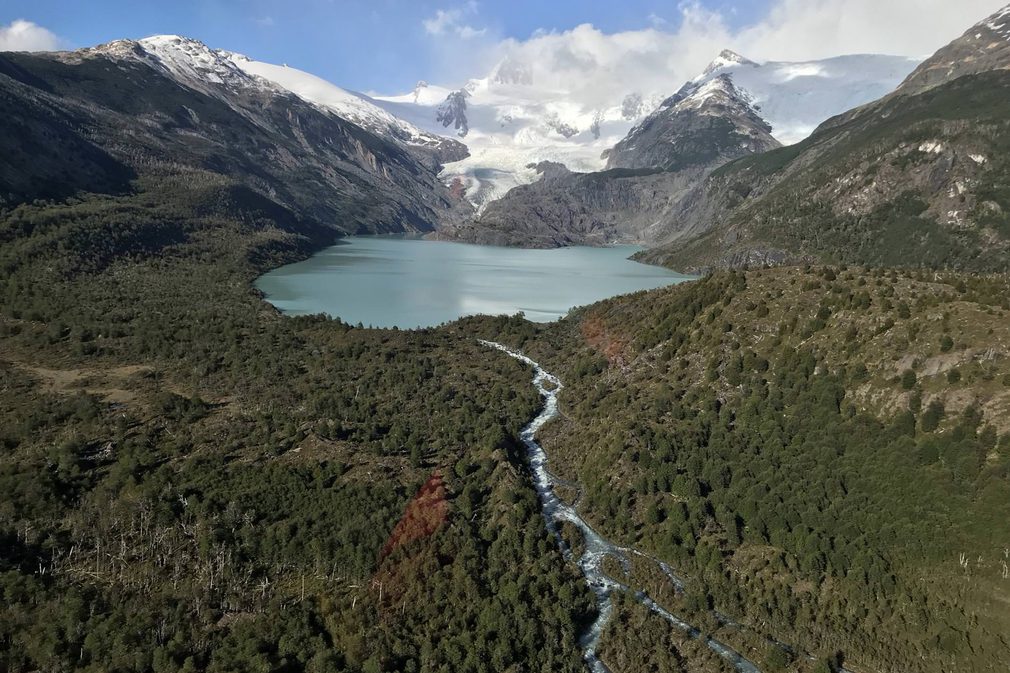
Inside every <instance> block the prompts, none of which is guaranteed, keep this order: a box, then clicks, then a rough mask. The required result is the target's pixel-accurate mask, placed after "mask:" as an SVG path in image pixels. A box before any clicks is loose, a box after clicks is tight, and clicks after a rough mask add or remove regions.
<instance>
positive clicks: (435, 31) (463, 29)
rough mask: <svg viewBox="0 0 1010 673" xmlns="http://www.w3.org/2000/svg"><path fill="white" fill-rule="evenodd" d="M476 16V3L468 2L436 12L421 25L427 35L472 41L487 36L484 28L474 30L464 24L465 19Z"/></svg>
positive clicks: (472, 0)
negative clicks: (450, 36)
mask: <svg viewBox="0 0 1010 673" xmlns="http://www.w3.org/2000/svg"><path fill="white" fill-rule="evenodd" d="M476 14H477V3H476V2H475V1H474V0H470V2H467V3H465V4H463V5H462V6H461V7H456V8H453V9H439V10H436V11H435V15H434V16H432V17H430V18H427V19H424V20H423V21H422V22H421V25H423V26H424V31H425V32H426V33H428V34H429V35H455V36H457V37H460V38H462V39H464V40H472V39H474V38H478V37H483V36H485V35H486V34H487V29H486V28H474V27H473V26H471V25H469V24H468V23H466V21H467V20H468V19H467V17H470V16H475V15H476Z"/></svg>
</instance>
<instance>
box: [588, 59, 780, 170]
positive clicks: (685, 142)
mask: <svg viewBox="0 0 1010 673" xmlns="http://www.w3.org/2000/svg"><path fill="white" fill-rule="evenodd" d="M710 69H711V68H710ZM771 130H772V129H771V126H770V125H769V124H768V122H766V121H765V120H764V119H762V118H761V116H760V115H759V114H758V113H757V111H756V110H755V108H754V106H753V103H752V99H751V97H750V96H749V95H747V94H746V93H744V92H742V91H740V90H739V89H737V87H736V86H735V85H734V84H733V80H732V78H731V77H730V75H729V74H728V73H721V74H718V75H715V76H714V77H712V78H711V79H698V80H696V81H694V82H690V83H688V84H687V85H685V86H684V88H682V89H681V90H680V91H679V92H677V93H676V94H675V95H673V96H671V97H670V98H668V99H667V100H665V101H663V104H662V105H660V106H659V108H658V109H657V110H656V111H655V112H653V113H652V114H650V115H649V116H647V117H646V118H645V119H644V120H643V121H642V122H641V123H640V124H639V125H638V126H636V127H635V128H634V129H632V130H631V132H630V133H629V134H628V135H627V136H626V137H625V138H624V139H623V140H621V141H620V142H619V143H617V144H616V145H615V146H614V148H613V149H611V150H608V151H607V152H606V153H605V156H606V158H607V168H662V169H664V170H680V169H682V168H685V167H688V166H705V167H707V168H708V169H709V170H711V169H712V168H716V167H718V166H719V165H721V164H722V163H725V162H726V161H729V160H732V159H735V158H737V157H738V156H743V155H745V154H755V153H760V152H766V151H768V150H770V149H774V148H776V147H778V146H779V144H780V143H779V142H778V141H777V140H776V139H775V138H774V137H773V136H772V135H771Z"/></svg>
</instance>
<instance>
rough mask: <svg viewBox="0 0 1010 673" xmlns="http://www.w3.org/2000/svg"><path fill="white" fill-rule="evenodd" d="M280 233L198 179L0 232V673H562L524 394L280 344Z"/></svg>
mask: <svg viewBox="0 0 1010 673" xmlns="http://www.w3.org/2000/svg"><path fill="white" fill-rule="evenodd" d="M173 185H174V186H173ZM295 224H296V223H295V222H294V221H293V216H291V215H290V213H285V212H284V211H283V210H281V209H278V208H277V206H276V204H273V203H272V202H269V201H267V200H265V199H262V198H261V197H258V196H257V195H255V194H252V193H250V192H249V191H248V190H246V189H244V188H243V187H241V186H238V185H228V184H215V183H214V180H213V179H212V178H210V177H208V179H205V180H204V181H203V182H202V184H201V185H200V186H199V187H197V186H196V185H194V184H192V183H173V182H172V181H170V180H166V182H164V183H163V184H161V185H159V189H158V192H157V196H156V197H155V196H147V197H145V196H144V194H143V192H142V193H141V194H140V195H137V196H128V197H105V196H100V197H97V196H96V197H79V198H75V199H72V200H70V201H68V202H65V203H61V204H56V203H48V202H37V203H35V204H30V205H22V206H20V207H18V208H15V209H13V210H8V211H5V212H3V213H2V214H0V241H2V244H0V271H2V273H0V381H2V383H0V418H2V422H0V447H2V453H0V490H2V492H3V493H4V494H5V496H4V498H3V499H2V501H0V549H2V550H3V551H2V552H0V596H2V597H3V605H2V607H0V669H2V670H5V671H38V670H47V671H68V670H84V671H103V672H107V671H128V670H129V671H133V670H154V671H179V670H208V671H250V670H276V671H280V670H285V671H295V670H308V671H369V672H371V671H382V670H386V671H393V670H397V671H412V670H426V671H453V670H482V671H489V672H490V671H502V670H509V669H510V668H513V667H522V668H528V667H535V668H537V669H538V670H539V669H543V670H552V671H577V670H580V667H581V658H580V653H579V651H578V649H577V648H576V645H575V638H576V635H577V634H578V633H579V632H580V631H581V628H582V626H581V625H582V624H583V623H584V622H585V621H586V620H588V619H590V618H591V616H592V614H591V613H592V603H591V601H590V600H589V598H588V595H587V593H586V591H585V589H584V587H583V586H582V585H581V584H580V582H579V579H578V575H577V570H576V569H575V568H572V567H569V566H566V565H565V564H564V563H563V560H562V558H561V555H560V553H559V552H558V551H557V549H556V548H555V546H554V544H553V541H552V540H551V539H550V538H549V537H548V535H547V533H546V531H545V530H544V528H543V525H542V521H541V519H540V515H539V512H538V507H537V502H536V496H535V493H534V491H533V490H532V488H531V486H530V483H529V480H528V477H527V476H526V473H525V471H524V469H523V463H522V460H521V457H520V454H519V453H517V452H516V450H515V448H514V447H515V441H514V439H513V437H514V434H515V432H516V431H517V429H518V428H519V427H520V426H521V425H522V424H524V423H525V422H526V421H527V420H528V418H529V417H530V416H532V415H533V414H534V412H535V408H536V405H537V399H536V395H535V393H534V391H533V390H532V389H531V388H530V386H529V385H528V380H527V376H526V374H525V373H524V372H522V371H520V370H518V369H515V370H511V371H510V370H504V371H502V370H498V369H495V368H488V367H486V366H485V364H484V363H485V358H484V357H483V353H482V352H481V351H480V346H479V345H478V344H477V343H476V340H475V339H474V338H473V337H472V335H471V334H469V333H467V332H465V331H461V330H460V329H458V328H446V329H441V330H427V331H422V332H413V333H405V332H396V331H372V330H362V329H355V328H352V327H351V326H349V325H344V324H342V323H340V322H339V321H334V320H329V319H322V318H300V319H286V318H282V317H281V316H279V315H278V314H277V313H276V312H275V311H274V310H272V309H271V308H270V307H269V306H267V305H266V304H265V303H264V302H262V301H261V299H260V298H259V297H258V296H257V295H256V293H255V291H254V290H252V289H251V281H252V279H253V278H254V276H255V274H256V272H257V271H258V270H261V269H263V268H265V267H268V266H273V265H275V264H277V263H279V261H281V260H284V259H290V258H292V256H294V255H297V256H302V255H304V254H305V253H306V251H307V250H309V249H313V248H315V247H317V246H318V245H319V244H320V243H319V241H318V240H313V239H312V238H311V237H310V236H309V237H307V236H305V235H304V234H303V233H302V232H305V231H308V232H310V233H311V232H312V231H313V230H312V229H311V227H310V228H308V229H305V228H303V227H302V226H301V225H299V226H297V227H295V226H294V225H295ZM302 224H303V223H302ZM425 483H427V484H428V487H427V488H425V489H421V487H422V485H423V484H425ZM415 494H416V495H417V497H416V498H415ZM412 501H413V504H412V505H411V504H410V503H411V502H412Z"/></svg>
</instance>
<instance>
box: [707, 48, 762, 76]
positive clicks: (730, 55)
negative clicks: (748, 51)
mask: <svg viewBox="0 0 1010 673" xmlns="http://www.w3.org/2000/svg"><path fill="white" fill-rule="evenodd" d="M735 65H750V66H756V65H757V63H755V62H754V61H752V60H750V59H749V58H747V57H745V56H741V55H740V54H738V53H736V52H735V51H733V50H732V49H723V50H722V51H721V52H719V55H718V56H716V57H715V60H713V61H712V62H711V63H709V64H708V67H707V68H705V70H704V71H702V73H701V74H700V75H698V77H696V78H695V81H697V80H700V79H704V78H705V77H708V76H709V75H711V74H712V73H714V72H717V71H718V70H722V69H723V68H730V67H732V66H735Z"/></svg>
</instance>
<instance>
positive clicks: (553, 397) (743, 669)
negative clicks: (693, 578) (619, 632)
mask: <svg viewBox="0 0 1010 673" xmlns="http://www.w3.org/2000/svg"><path fill="white" fill-rule="evenodd" d="M480 343H481V344H483V345H485V346H488V347H490V348H494V349H497V350H499V351H501V352H503V353H505V354H506V355H508V356H510V357H513V358H515V359H516V360H519V361H520V362H524V363H525V364H527V365H529V366H530V367H532V368H533V372H534V377H533V385H534V386H536V389H537V390H538V391H539V392H540V395H541V397H543V399H544V406H543V409H542V410H541V411H540V414H539V415H537V417H536V418H534V419H533V420H532V421H530V423H529V424H528V425H527V426H526V427H524V428H523V429H522V431H521V432H520V435H519V436H520V438H521V439H522V441H523V444H524V445H525V446H526V457H527V460H528V461H529V464H530V469H531V470H532V472H533V482H534V486H535V487H536V490H537V494H538V495H539V497H540V506H541V511H542V513H543V516H544V522H545V524H546V525H547V530H548V531H549V532H550V533H551V534H552V535H553V536H554V538H555V540H556V541H557V543H558V546H559V547H560V548H561V552H562V554H563V555H564V557H565V559H566V560H569V561H572V560H574V561H575V563H576V564H577V565H578V566H579V568H580V569H581V570H582V574H583V576H584V577H585V579H586V583H587V584H588V585H589V588H590V590H591V591H592V592H593V594H594V595H595V596H596V603H597V611H598V612H597V617H596V619H595V620H594V621H593V623H592V624H591V625H590V626H589V628H588V629H587V630H586V632H585V633H583V634H582V635H581V637H580V638H579V646H580V647H581V648H582V656H583V658H584V659H585V661H586V664H587V665H588V666H589V669H590V670H591V671H592V672H593V673H610V670H609V669H608V668H607V666H606V664H604V663H603V661H601V660H600V658H599V656H598V655H597V647H598V645H599V642H600V637H601V636H602V635H603V630H604V628H606V626H607V623H608V622H609V621H610V616H611V614H612V613H613V610H614V604H613V600H612V598H611V595H612V594H613V593H614V592H615V591H620V592H625V593H627V594H628V595H630V596H631V597H632V598H633V599H634V600H635V601H637V602H638V603H640V604H641V605H644V606H645V607H646V608H648V609H649V610H650V611H652V612H653V613H654V614H656V615H659V616H660V617H662V618H663V619H665V620H666V621H667V622H669V623H670V624H671V625H672V626H674V627H675V628H677V629H679V630H680V631H682V632H684V633H686V634H687V635H688V636H690V637H692V638H702V637H703V636H702V633H701V631H700V630H699V629H697V628H695V627H694V626H692V625H691V624H688V623H687V622H685V621H684V620H682V619H680V618H679V617H677V616H675V615H673V614H672V613H670V612H669V611H668V610H667V609H665V608H663V607H662V606H661V605H659V604H658V603H656V602H655V601H654V600H652V599H651V598H650V597H649V596H648V595H647V594H646V593H645V592H644V591H635V590H634V589H632V588H631V587H629V586H627V585H626V584H624V583H622V582H619V581H617V580H615V579H614V578H612V577H610V576H609V575H607V574H606V573H604V572H603V568H602V564H603V559H605V558H607V557H608V556H609V557H610V558H613V559H614V560H615V561H617V562H618V563H619V564H620V566H621V568H622V569H623V570H624V571H625V573H627V572H628V571H630V568H631V562H630V560H629V557H630V556H640V557H643V558H646V559H649V560H651V561H653V562H655V563H656V564H657V565H658V566H659V568H660V570H662V572H663V574H664V575H666V577H667V578H668V579H669V580H670V582H671V583H672V584H673V586H674V587H675V589H676V590H677V591H678V592H680V591H683V588H684V580H683V579H681V578H680V577H678V576H677V575H676V574H675V573H674V572H673V570H672V569H671V568H670V566H669V565H667V564H666V563H664V562H662V561H660V560H659V559H655V558H653V557H652V556H649V555H648V554H645V553H644V552H640V551H638V550H636V549H628V548H626V547H620V546H618V545H615V544H614V543H612V542H610V541H609V540H607V539H606V538H604V537H603V536H602V535H600V534H599V533H597V532H596V530H595V529H594V528H593V527H592V526H590V525H589V524H588V523H586V521H585V520H584V519H583V518H582V517H581V516H580V515H579V513H578V511H577V510H576V509H575V507H573V506H571V505H567V504H565V503H564V502H562V501H561V499H560V498H558V496H557V494H556V493H555V492H554V488H555V485H556V484H557V483H558V481H557V480H556V479H555V477H554V476H553V475H551V473H550V472H549V471H548V469H547V462H548V461H547V453H546V452H545V451H544V449H543V447H542V446H540V443H539V442H538V441H537V439H536V436H537V432H539V431H540V428H542V427H543V426H544V425H545V424H547V423H548V422H549V421H551V420H552V419H554V418H555V417H556V416H557V415H558V393H559V392H560V391H561V389H562V387H563V386H562V385H561V379H559V378H558V377H557V376H555V375H553V374H551V373H550V372H548V371H547V370H545V369H544V368H543V367H541V366H540V365H539V364H538V363H537V362H535V361H533V360H532V359H530V358H529V357H527V356H526V355H524V354H523V353H520V352H519V351H517V350H514V349H511V348H509V347H508V346H504V345H502V344H500V343H496V342H494V341H484V340H481V342H480ZM565 521H567V522H569V523H571V524H573V525H574V526H575V527H576V528H578V529H579V531H580V532H581V533H582V536H583V539H584V542H585V550H584V551H583V552H582V555H581V556H579V557H578V558H577V559H576V558H574V556H575V555H574V553H573V551H572V549H571V548H570V547H569V546H568V545H567V544H566V543H565V541H564V539H563V538H562V537H561V532H560V530H559V528H558V527H559V525H560V524H561V523H563V522H565ZM704 642H705V645H707V646H708V648H709V649H710V650H712V651H713V652H715V653H716V654H718V655H719V656H720V657H722V658H723V659H724V660H726V661H727V662H729V663H730V664H732V665H733V666H734V667H735V668H736V670H737V671H739V673H761V671H760V670H759V669H758V667H757V666H755V665H754V663H753V662H751V661H749V660H748V659H746V658H745V657H744V656H743V655H742V654H740V653H739V652H737V651H736V650H734V649H732V648H730V647H729V646H727V645H725V644H723V643H721V642H719V641H717V640H714V639H712V638H708V637H705V640H704Z"/></svg>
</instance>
